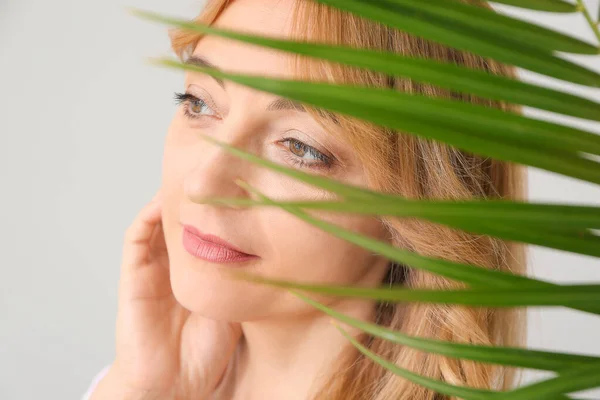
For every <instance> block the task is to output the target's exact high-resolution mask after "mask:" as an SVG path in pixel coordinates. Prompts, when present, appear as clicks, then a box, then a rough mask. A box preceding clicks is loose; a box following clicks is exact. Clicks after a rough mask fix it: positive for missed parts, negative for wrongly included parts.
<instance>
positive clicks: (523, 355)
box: [291, 290, 600, 372]
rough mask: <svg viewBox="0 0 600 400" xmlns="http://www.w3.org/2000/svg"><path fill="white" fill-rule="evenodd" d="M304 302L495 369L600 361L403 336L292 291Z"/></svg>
mask: <svg viewBox="0 0 600 400" xmlns="http://www.w3.org/2000/svg"><path fill="white" fill-rule="evenodd" d="M291 292H292V293H293V294H295V295H296V296H298V297H300V298H301V299H302V300H303V301H305V302H307V303H308V304H310V305H312V306H314V307H315V308H317V309H319V310H321V311H323V312H324V313H326V314H328V315H330V316H332V317H333V318H335V319H337V320H339V321H341V322H344V323H346V324H348V325H350V326H353V327H355V328H358V329H360V330H362V331H364V332H367V333H369V334H371V335H373V336H376V337H379V338H382V339H385V340H388V341H390V342H393V343H397V344H400V345H402V346H407V347H411V348H414V349H417V350H421V351H425V352H428V353H434V354H441V355H444V356H447V357H453V358H457V359H463V360H471V361H479V362H485V363H491V364H498V365H508V366H514V367H521V368H532V369H537V370H544V371H554V372H561V371H563V370H568V368H570V367H573V366H579V365H582V364H589V363H592V362H600V358H598V357H591V356H586V355H579V354H567V353H553V352H547V351H538V350H529V349H521V348H516V347H500V346H483V345H472V344H462V343H454V342H449V341H442V340H435V339H425V338H420V337H415V336H409V335H406V334H404V333H402V332H400V331H395V330H392V329H389V328H385V327H383V326H380V325H377V324H374V323H371V322H366V321H362V320H359V319H356V318H352V317H350V316H347V315H345V314H342V313H340V312H337V311H335V310H333V309H331V308H329V307H326V306H325V305H323V304H321V303H319V302H317V301H316V300H313V299H311V298H310V297H308V296H305V295H303V294H301V293H298V292H296V291H295V290H291Z"/></svg>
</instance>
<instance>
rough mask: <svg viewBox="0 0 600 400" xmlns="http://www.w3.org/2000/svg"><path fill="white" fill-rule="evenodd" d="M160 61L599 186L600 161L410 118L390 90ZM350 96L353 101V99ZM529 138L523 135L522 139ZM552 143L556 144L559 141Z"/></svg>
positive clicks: (424, 118) (429, 117)
mask: <svg viewBox="0 0 600 400" xmlns="http://www.w3.org/2000/svg"><path fill="white" fill-rule="evenodd" d="M158 63H159V64H160V65H164V66H169V67H174V68H179V69H183V70H191V71H196V72H205V73H208V74H209V75H213V76H219V77H222V78H224V79H230V80H232V81H234V82H237V83H241V84H243V85H246V86H249V87H252V88H255V89H259V90H263V91H266V92H270V93H276V94H280V95H282V96H284V97H288V98H292V99H295V100H298V101H301V102H305V103H308V104H311V105H315V106H317V107H323V108H325V109H328V110H332V111H337V112H340V113H342V114H346V115H351V116H353V117H356V118H359V119H363V120H367V121H370V122H373V123H375V124H378V125H381V126H386V127H388V128H391V129H394V130H399V131H402V132H406V133H411V134H415V135H418V136H422V137H426V138H429V139H433V140H437V141H441V142H444V143H447V144H450V145H452V146H455V147H458V148H461V149H463V150H466V151H471V152H474V153H477V154H482V155H486V156H491V157H494V158H496V159H500V160H506V161H513V162H517V163H521V164H525V165H531V166H534V167H538V168H541V169H546V170H548V171H552V172H556V173H559V174H563V175H567V176H570V177H573V178H577V179H581V180H585V181H588V182H592V183H597V184H600V163H598V162H595V161H593V160H591V159H587V158H584V157H580V156H578V155H576V154H574V153H570V152H561V151H559V150H555V149H549V148H547V146H545V145H541V148H540V146H537V147H530V146H529V145H527V146H526V145H525V144H524V143H522V142H521V143H518V142H517V141H514V140H512V139H511V140H510V141H509V140H508V139H507V138H506V137H504V138H503V137H502V136H494V138H493V139H492V138H488V137H486V136H485V135H484V134H481V133H466V132H468V131H469V130H470V129H469V128H465V129H466V132H464V131H461V130H457V129H452V127H445V128H443V129H442V128H441V127H440V126H439V125H437V124H436V123H435V122H432V121H431V115H429V116H428V117H427V118H426V117H425V116H423V117H415V116H413V115H411V114H407V113H406V112H405V111H399V109H398V108H397V107H398V104H392V103H391V99H390V97H393V96H398V97H401V96H402V95H404V94H403V93H400V92H395V91H390V93H385V94H383V96H379V95H380V94H381V93H378V92H382V91H379V90H373V89H370V88H362V87H360V88H358V87H343V85H329V84H316V83H311V82H299V81H286V80H277V79H271V78H261V77H256V76H248V75H239V74H228V73H223V72H219V71H217V70H214V69H212V68H204V67H196V66H191V65H186V64H184V63H179V62H174V61H170V60H159V61H158ZM392 92H393V94H392ZM358 93H360V96H361V99H360V100H359V102H358V103H356V102H354V101H353V100H352V98H353V97H354V96H358ZM348 96H351V97H350V98H349V97H348ZM411 96H414V95H411ZM431 100H436V101H441V100H440V99H428V100H427V101H426V102H427V103H428V105H429V106H430V107H431V104H434V103H432V102H431ZM412 102H413V103H414V102H415V100H414V98H412ZM402 104H403V106H404V105H406V106H407V107H408V108H411V107H413V106H414V105H415V104H412V105H411V104H410V102H408V101H407V102H404V103H402ZM444 104H445V106H447V105H448V103H444ZM457 104H458V102H457ZM454 106H456V105H454ZM481 108H482V110H485V109H486V107H481ZM430 111H432V110H430ZM489 111H491V109H487V110H485V111H482V112H489ZM493 131H497V129H493ZM490 133H491V132H486V134H490ZM526 137H527V135H524V136H523V138H526ZM552 142H553V143H556V139H554V140H553V141H552ZM548 143H550V142H548Z"/></svg>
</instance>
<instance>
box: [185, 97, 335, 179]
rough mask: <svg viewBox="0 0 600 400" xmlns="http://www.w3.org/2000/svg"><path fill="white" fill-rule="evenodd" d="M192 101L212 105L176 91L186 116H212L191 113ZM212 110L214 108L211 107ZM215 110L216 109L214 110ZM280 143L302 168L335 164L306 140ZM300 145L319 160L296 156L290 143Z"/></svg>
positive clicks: (324, 167)
mask: <svg viewBox="0 0 600 400" xmlns="http://www.w3.org/2000/svg"><path fill="white" fill-rule="evenodd" d="M191 102H199V103H200V106H206V107H208V108H210V106H209V105H208V104H207V103H206V102H205V101H204V100H202V99H200V98H198V97H196V96H194V95H192V94H190V93H177V92H176V93H175V103H176V104H177V105H183V113H184V114H185V116H186V117H187V118H189V119H195V120H197V119H200V118H202V117H206V116H210V115H194V114H192V113H190V111H189V105H190V103H191ZM211 110H212V108H211ZM213 112H214V110H213ZM279 143H282V144H286V143H287V144H288V146H286V147H287V148H288V150H289V151H288V152H286V158H287V160H288V161H290V162H291V163H292V164H294V165H296V166H298V167H300V168H313V169H325V170H328V169H331V167H332V166H333V162H334V160H333V158H332V157H330V156H327V155H325V154H323V153H321V152H320V151H319V150H317V149H315V148H314V147H312V146H309V145H307V144H306V143H304V142H301V141H300V140H298V139H295V138H292V137H286V138H284V139H282V140H281V141H280V142H279ZM292 144H295V145H298V146H299V147H300V148H301V149H302V150H303V151H305V152H306V153H308V154H310V155H311V156H312V157H314V158H316V159H317V160H319V161H316V162H307V161H305V160H302V159H301V158H300V157H299V156H296V155H295V154H293V153H292V150H291V148H290V147H289V145H292Z"/></svg>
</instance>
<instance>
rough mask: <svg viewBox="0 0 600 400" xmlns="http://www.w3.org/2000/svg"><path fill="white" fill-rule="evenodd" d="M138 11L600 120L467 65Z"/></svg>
mask: <svg viewBox="0 0 600 400" xmlns="http://www.w3.org/2000/svg"><path fill="white" fill-rule="evenodd" d="M133 12H134V14H135V15H138V16H139V17H141V18H145V19H148V20H152V21H156V22H161V23H165V24H169V25H172V26H175V27H178V28H180V29H186V30H188V31H192V32H197V33H202V34H212V35H217V36H221V37H225V38H230V39H234V40H239V41H242V42H246V43H252V44H257V45H259V46H265V47H268V48H273V49H278V50H282V51H287V52H292V53H297V54H302V55H306V56H310V57H316V58H319V59H326V60H330V61H335V62H340V63H343V64H347V65H352V66H356V67H359V68H366V69H369V70H373V71H377V72H382V73H388V74H391V75H396V76H403V77H408V78H410V79H413V80H416V81H419V82H425V83H432V84H435V85H438V86H440V87H444V88H447V89H452V90H458V91H461V92H462V93H472V94H475V95H477V96H481V97H485V98H489V99H493V100H499V101H507V102H511V103H515V104H522V105H526V106H529V107H534V108H539V109H543V110H547V111H552V112H555V113H559V114H564V115H569V116H573V117H577V118H583V119H591V120H596V121H600V104H599V103H597V102H594V101H592V100H590V99H587V98H583V97H579V96H575V95H573V94H571V93H567V92H561V91H558V90H554V89H550V88H546V87H542V86H537V85H534V84H530V83H527V82H523V81H520V80H516V79H510V78H507V77H504V76H501V75H491V74H488V73H487V72H484V71H480V70H476V69H471V68H465V67H461V66H458V65H455V64H453V63H444V62H440V61H436V60H431V59H424V58H416V57H408V56H403V55H400V54H395V53H384V52H379V51H373V50H368V49H355V48H351V47H347V46H331V45H324V44H316V43H302V42H293V41H289V40H280V39H273V38H267V37H261V36H256V35H248V34H241V33H238V32H234V31H230V30H224V29H218V28H214V27H212V26H209V25H204V24H198V23H191V22H188V21H185V20H179V19H175V18H168V17H163V16H161V15H158V14H154V13H150V12H146V11H141V10H134V11H133Z"/></svg>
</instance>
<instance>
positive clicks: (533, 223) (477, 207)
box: [210, 185, 600, 229]
mask: <svg viewBox="0 0 600 400" xmlns="http://www.w3.org/2000/svg"><path fill="white" fill-rule="evenodd" d="M319 186H320V187H323V186H322V185H319ZM210 202H211V203H223V204H227V205H237V206H250V205H252V206H253V205H257V206H279V205H282V206H291V207H299V208H308V209H315V210H327V211H334V212H344V213H354V214H366V215H381V216H383V215H385V216H395V217H416V218H423V219H427V220H429V221H443V220H444V219H445V218H448V219H449V220H452V221H454V220H455V219H456V221H457V222H456V223H457V224H462V223H463V222H464V221H469V220H474V221H478V220H480V219H481V218H485V219H486V222H487V223H505V224H507V223H510V224H511V225H513V224H516V225H519V226H529V227H539V228H540V229H548V228H567V227H569V228H580V229H584V228H591V229H600V207H594V206H577V205H563V204H543V203H524V202H516V201H508V200H491V199H490V200H479V199H476V200H462V201H461V200H409V199H406V198H403V197H400V196H394V195H384V196H383V197H381V198H368V199H367V198H362V199H350V200H345V201H327V200H325V201H307V200H302V201H276V202H265V201H257V200H249V199H241V198H211V199H210Z"/></svg>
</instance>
